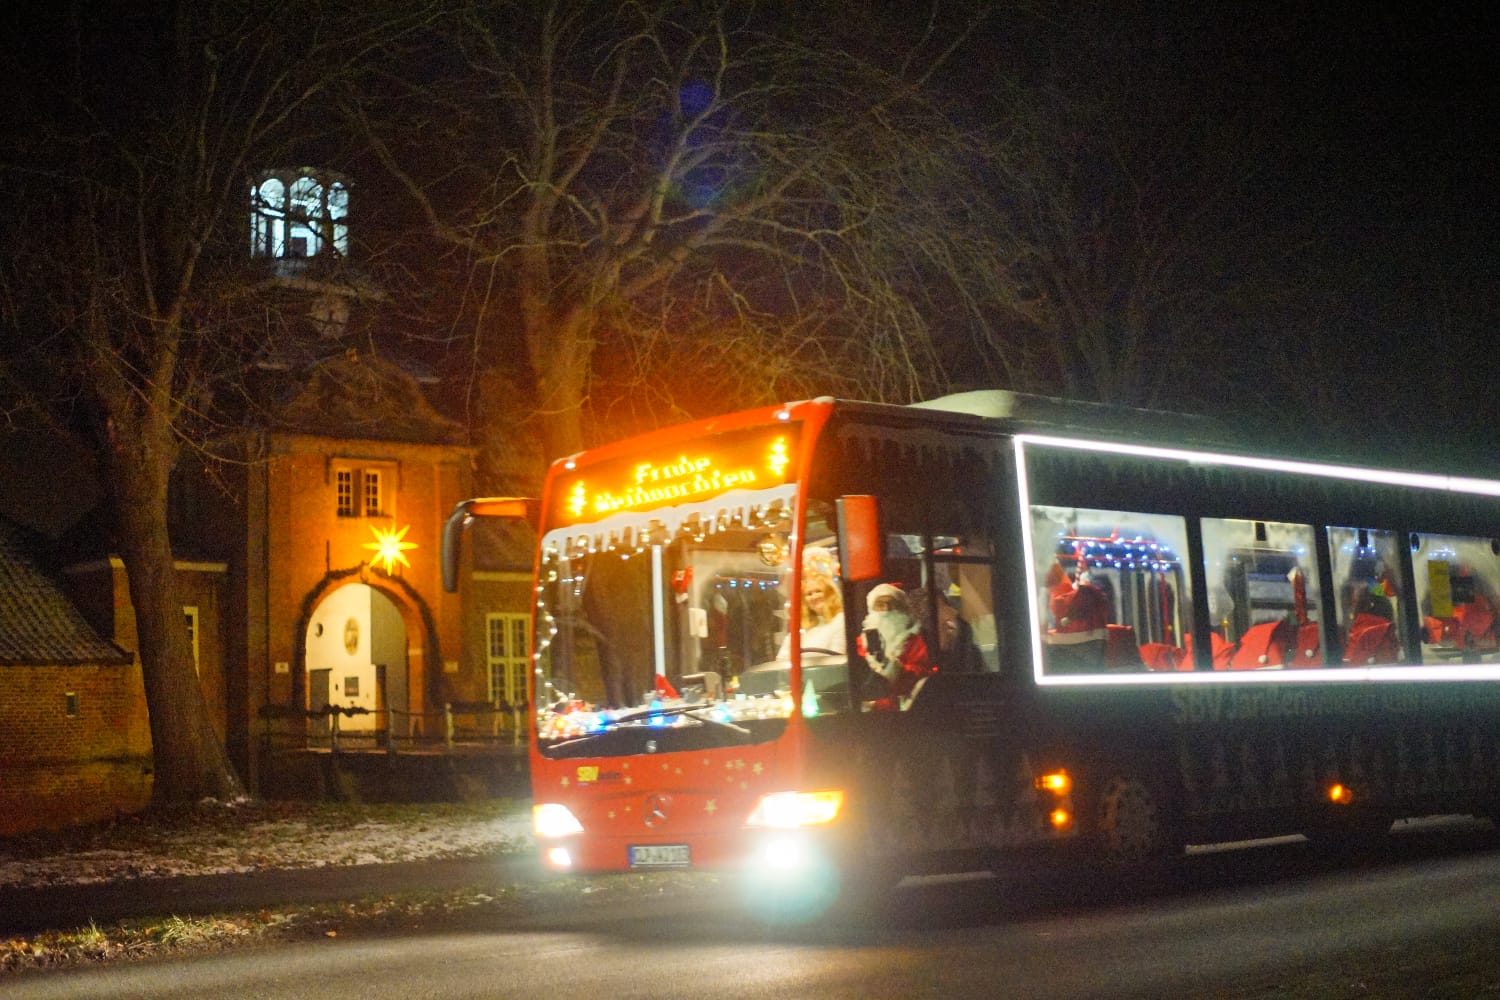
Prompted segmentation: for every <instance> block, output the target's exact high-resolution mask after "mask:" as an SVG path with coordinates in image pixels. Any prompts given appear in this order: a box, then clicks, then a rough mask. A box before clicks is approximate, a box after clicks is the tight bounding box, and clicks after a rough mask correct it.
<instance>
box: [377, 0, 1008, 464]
mask: <svg viewBox="0 0 1500 1000" xmlns="http://www.w3.org/2000/svg"><path fill="white" fill-rule="evenodd" d="M835 15H836V18H837V19H836V18H835ZM878 20H879V19H878V17H876V16H875V15H874V14H870V15H869V16H868V17H864V16H862V17H861V19H860V23H859V24H858V25H853V24H850V23H849V22H848V18H847V17H846V16H845V15H844V14H842V13H837V12H834V11H832V10H830V9H825V8H824V7H823V6H822V5H808V6H806V7H804V8H798V9H797V10H787V9H784V8H782V7H777V8H776V9H774V10H771V9H766V8H757V7H756V6H755V5H750V4H739V3H735V2H729V3H722V4H697V3H692V4H682V3H671V2H633V0H618V2H614V3H609V4H600V3H588V2H574V0H554V2H547V3H534V2H530V0H526V2H521V0H516V2H501V3H473V4H468V3H463V4H460V5H459V7H458V8H457V9H456V10H455V12H454V14H453V18H452V20H451V21H450V22H449V24H448V25H447V28H448V30H447V31H446V33H445V34H444V35H443V36H442V37H441V38H440V39H438V40H436V41H430V42H429V44H430V45H431V46H432V48H431V49H430V54H429V57H428V58H426V59H424V60H422V61H421V62H420V66H421V67H422V69H423V70H424V73H423V74H422V75H417V76H407V77H406V78H405V79H404V80H402V81H400V83H399V85H397V84H395V83H393V85H392V86H391V87H390V88H389V89H388V90H387V91H385V96H386V97H387V98H389V100H390V103H387V104H381V103H379V102H367V103H365V104H364V105H363V106H362V107H360V108H358V109H356V113H357V114H359V115H360V116H361V117H362V119H363V121H364V124H365V126H366V129H367V132H368V134H369V135H370V136H371V137H372V140H373V141H374V143H375V144H376V148H377V149H378V150H379V152H380V154H381V155H382V156H383V158H384V159H385V162H386V164H387V166H388V167H389V168H390V170H391V171H393V172H394V174H395V175H397V176H399V177H400V178H401V179H402V181H403V183H404V184H405V186H406V188H407V189H408V191H409V192H410V193H411V195H412V196H413V197H414V199H415V200H416V202H417V203H418V204H419V205H420V206H421V207H422V210H423V211H424V212H425V214H426V217H427V219H428V222H429V224H430V227H431V229H432V231H433V232H435V233H437V234H439V236H440V237H441V238H442V240H443V241H445V242H446V244H447V245H448V246H450V247H451V248H454V250H455V253H456V255H457V257H456V259H458V260H461V261H462V262H463V264H464V265H465V267H466V270H465V272H464V274H465V276H466V277H465V281H466V282H467V288H468V290H469V296H468V299H467V301H466V304H465V306H466V311H465V316H466V317H467V318H468V320H469V321H470V322H472V324H473V326H472V329H473V331H474V334H475V336H476V338H477V347H476V348H475V350H474V354H475V357H476V358H477V359H478V361H479V367H480V369H481V370H483V371H485V372H487V373H488V374H487V375H486V376H485V384H486V385H487V386H489V387H491V389H492V390H493V391H490V392H487V393H486V394H485V396H486V397H487V399H486V400H485V401H484V403H485V405H486V406H487V407H488V413H489V414H490V415H493V414H494V413H495V412H496V411H497V409H498V408H499V406H500V401H499V400H497V399H496V398H495V397H496V396H497V395H498V394H499V389H500V387H502V386H503V387H509V388H510V389H511V391H512V392H514V393H518V394H520V396H521V399H522V403H521V405H520V406H518V407H515V411H518V412H516V416H517V417H518V418H520V419H525V417H524V414H526V413H527V412H534V414H535V421H534V422H533V423H530V424H528V425H527V426H528V428H529V429H535V430H536V431H537V432H538V433H537V436H538V437H539V439H540V441H541V451H542V453H543V454H545V455H546V456H548V457H552V456H556V455H560V454H566V453H569V452H572V451H574V450H576V449H578V448H579V447H581V446H582V445H583V444H584V443H585V442H586V441H587V440H589V439H591V438H597V437H605V436H615V435H617V434H619V433H622V432H624V431H626V430H629V429H631V428H632V427H636V426H642V425H650V424H654V423H656V422H659V421H660V420H662V419H664V418H666V417H669V416H678V415H682V414H685V413H693V412H705V411H709V410H714V409H722V408H725V407H726V406H731V405H739V404H743V403H748V402H752V401H754V402H763V401H767V400H770V399H774V398H777V397H783V398H785V397H789V396H798V395H805V394H810V393H859V394H862V395H866V396H872V397H875V398H881V399H892V400H903V401H904V400H907V399H910V398H912V397H913V396H917V395H921V394H923V393H925V392H928V391H930V390H931V389H932V388H933V387H934V386H940V385H942V384H943V383H944V381H945V375H944V372H943V366H942V362H941V358H940V356H939V354H940V348H941V346H942V345H941V338H940V334H939V331H940V328H941V327H943V325H944V324H945V323H946V322H947V321H948V320H949V319H950V318H952V317H955V316H956V317H957V319H958V320H959V321H960V322H962V321H965V316H964V312H963V309H962V308H956V307H954V306H953V304H952V303H953V302H954V301H956V300H957V299H959V298H961V296H956V295H945V294H943V293H942V292H941V291H940V290H939V286H947V287H949V288H952V287H953V286H954V285H955V284H956V283H963V282H969V281H970V280H971V277H970V276H969V275H967V274H961V273H959V271H960V269H961V268H963V267H974V266H976V263H975V262H974V261H972V260H967V259H965V260H958V258H957V257H956V255H955V254H954V252H953V244H954V240H953V239H951V238H950V231H951V230H952V228H953V223H954V218H955V214H956V213H960V212H961V211H962V210H963V206H964V204H965V202H966V201H967V200H968V199H970V198H972V197H973V192H974V190H975V184H976V183H977V181H978V179H979V175H978V173H977V172H976V170H975V169H974V168H975V165H976V152H975V149H974V147H973V146H972V144H971V141H970V137H969V136H968V135H967V134H966V132H965V131H964V129H963V128H961V127H959V126H958V125H957V124H955V123H954V121H953V120H952V119H951V118H950V116H949V115H948V113H947V109H946V107H945V106H944V104H943V102H942V101H941V100H940V99H939V96H938V93H937V91H936V89H935V88H934V86H933V73H934V71H935V70H937V69H939V68H940V67H942V66H943V65H944V64H945V62H946V61H947V60H949V59H950V58H951V57H952V55H953V53H954V52H955V51H958V50H959V49H961V48H962V47H963V46H964V45H966V44H967V43H968V42H969V40H970V38H971V32H972V31H973V29H974V27H975V25H976V24H977V23H979V18H978V17H977V16H976V15H975V14H974V13H973V12H972V11H964V10H951V9H948V8H944V7H942V6H937V5H935V6H934V7H933V8H932V9H931V10H929V11H926V12H923V13H922V14H921V15H920V16H918V17H917V18H916V20H915V21H913V22H910V23H906V24H902V25H897V26H887V27H888V28H889V30H883V29H882V27H881V26H880V25H879V24H878ZM898 29H899V30H904V31H905V34H901V35H899V38H900V41H899V43H897V42H895V41H893V38H896V37H898V35H897V31H898ZM432 53H435V54H432ZM393 108H395V109H396V110H393ZM392 122H400V123H401V127H400V128H399V129H392V128H391V127H390V126H391V123H392ZM437 148H441V149H443V150H444V153H443V156H444V159H443V160H442V161H441V162H438V161H437V159H436V157H434V156H433V154H432V150H434V149H437ZM955 261H958V262H957V263H956V262H955ZM934 304H937V306H938V307H939V308H940V309H941V312H939V311H935V310H934V309H933V308H931V307H932V306H933V305H934Z"/></svg>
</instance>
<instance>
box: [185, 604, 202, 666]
mask: <svg viewBox="0 0 1500 1000" xmlns="http://www.w3.org/2000/svg"><path fill="white" fill-rule="evenodd" d="M182 620H183V624H185V625H186V626H187V634H188V648H189V649H191V650H192V651H193V673H202V670H201V667H200V663H199V660H198V609H197V608H195V607H193V606H192V605H188V606H186V607H184V608H183V609H182Z"/></svg>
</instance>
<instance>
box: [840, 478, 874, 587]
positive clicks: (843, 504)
mask: <svg viewBox="0 0 1500 1000" xmlns="http://www.w3.org/2000/svg"><path fill="white" fill-rule="evenodd" d="M834 506H835V508H836V509H837V511H838V520H839V561H840V562H842V563H843V564H844V579H846V580H850V581H852V582H855V583H858V582H859V581H861V580H873V579H875V578H876V577H878V576H880V575H881V566H880V555H881V545H880V505H879V504H878V503H877V502H876V500H875V498H874V497H872V496H868V495H859V496H847V497H839V498H838V500H837V501H835V504H834Z"/></svg>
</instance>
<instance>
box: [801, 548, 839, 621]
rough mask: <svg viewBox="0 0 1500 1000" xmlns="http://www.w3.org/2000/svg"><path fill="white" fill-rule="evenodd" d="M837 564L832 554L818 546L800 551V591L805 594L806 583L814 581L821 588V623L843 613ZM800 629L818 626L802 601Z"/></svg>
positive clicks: (816, 619)
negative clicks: (822, 614) (822, 611)
mask: <svg viewBox="0 0 1500 1000" xmlns="http://www.w3.org/2000/svg"><path fill="white" fill-rule="evenodd" d="M838 571H839V566H838V562H837V561H836V560H835V559H834V558H833V553H832V552H829V551H828V550H827V549H825V548H823V547H822V546H820V545H809V546H808V547H807V548H805V549H803V550H802V590H803V593H806V592H807V581H809V580H816V581H817V582H818V585H819V586H821V587H822V588H823V610H824V611H825V612H826V614H825V615H824V616H823V618H822V619H821V621H831V620H833V619H834V618H836V617H838V616H839V615H841V614H843V612H844V595H843V593H842V592H840V590H839V585H838ZM801 603H802V627H803V628H812V627H813V626H814V625H817V624H819V621H820V620H819V619H818V617H817V616H816V615H814V614H813V611H812V608H810V607H808V604H807V602H806V601H802V602H801Z"/></svg>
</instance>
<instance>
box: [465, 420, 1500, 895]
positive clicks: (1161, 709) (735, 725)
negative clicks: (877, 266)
mask: <svg viewBox="0 0 1500 1000" xmlns="http://www.w3.org/2000/svg"><path fill="white" fill-rule="evenodd" d="M1222 440H1223V438H1222V436H1220V435H1218V434H1217V433H1216V431H1215V428H1214V427H1213V426H1212V425H1210V424H1208V423H1207V422H1205V421H1201V420H1197V419H1195V418H1178V417H1173V416H1170V415H1166V414H1158V413H1153V412H1150V411H1134V410H1121V409H1116V408H1105V407H1097V406H1089V405H1079V404H1073V403H1064V402H1062V401H1058V400H1049V399H1045V398H1040V397H1028V396H1022V395H1019V394H1012V393H1006V392H981V393H965V394H960V395H958V396H951V397H945V398H943V399H939V400H935V401H932V402H930V403H923V404H917V405H915V406H893V405H884V404H872V403H863V402H852V401H844V400H834V399H826V398H824V399H815V400H808V401H803V402H796V403H789V404H786V405H783V406H775V407H768V408H764V409H759V410H753V411H749V412H744V413H738V414H733V415H730V416H724V417H719V418H715V419H712V420H705V421H701V422H698V423H693V424H688V425H685V426H680V427H673V428H669V429H666V430H661V431H658V432H655V433H652V434H648V435H644V436H642V437H639V438H636V439H633V440H629V441H622V442H618V443H615V444H611V445H607V446H605V447H601V448H597V449H593V450H590V451H587V452H582V453H580V454H577V455H574V456H572V457H570V458H567V459H564V460H562V461H559V462H557V463H555V464H554V465H553V466H552V468H551V470H550V472H549V474H548V476H547V479H546V484H545V488H544V491H543V494H542V497H541V501H540V504H539V505H531V514H532V516H533V517H534V518H535V523H536V525H537V528H538V538H539V545H538V549H537V555H536V604H535V609H534V616H533V642H532V667H533V672H532V673H533V676H532V679H531V708H530V712H529V717H530V766H531V780H532V788H533V792H534V817H535V833H536V836H537V839H538V841H539V844H540V847H541V851H542V857H543V859H544V862H545V864H546V865H547V866H549V867H550V868H552V869H557V870H567V871H578V872H596V871H615V870H626V869H670V868H699V867H712V868H720V867H738V868H742V869H743V870H745V871H747V872H749V873H751V874H752V875H753V878H752V879H751V880H750V881H751V883H752V884H754V885H755V886H757V887H759V888H760V889H761V890H763V893H764V895H766V896H767V897H769V898H778V897H783V896H784V897H786V898H788V899H790V898H791V897H792V896H793V895H795V894H796V891H797V890H800V889H806V890H808V891H809V892H810V893H811V895H812V896H814V897H816V898H817V899H819V900H822V901H826V900H828V899H829V898H832V897H833V896H834V895H835V894H836V893H837V892H839V891H840V887H841V886H844V887H847V885H848V880H849V879H851V878H854V877H857V878H860V879H861V880H862V883H863V881H866V880H873V881H877V882H878V881H892V880H895V879H896V878H899V877H900V876H901V875H903V874H915V873H933V872H943V871H961V870H984V869H994V868H996V867H998V866H1000V865H1002V864H1014V863H1015V862H1016V860H1017V859H1019V858H1024V857H1025V856H1026V854H1027V852H1033V851H1038V850H1043V851H1046V850H1056V849H1060V848H1071V849H1076V850H1080V851H1084V852H1087V853H1088V855H1089V856H1091V857H1094V858H1098V859H1103V860H1106V861H1109V862H1115V863H1122V864H1135V863H1141V862H1147V861H1154V860H1160V859H1164V858H1168V857H1170V856H1172V855H1174V854H1176V853H1179V852H1180V851H1181V850H1182V849H1183V848H1184V846H1185V845H1189V844H1201V843H1212V842H1220V841H1224V840H1229V839H1244V838H1252V837H1265V836H1272V835H1280V834H1289V833H1305V834H1308V835H1310V836H1328V837H1340V836H1347V835H1361V836H1368V835H1370V834H1371V833H1372V832H1380V831H1388V830H1389V829H1390V826H1391V824H1392V822H1393V821H1394V820H1396V819H1398V818H1401V817H1410V816H1420V815H1433V814H1440V813H1441V814H1454V813H1472V814H1484V815H1488V814H1492V813H1493V812H1494V810H1495V808H1496V806H1497V805H1500V663H1497V660H1500V627H1497V622H1496V611H1497V609H1500V603H1497V602H1500V483H1497V482H1491V481H1484V480H1477V479H1465V478H1460V477H1446V476H1435V475H1421V474H1409V473H1400V472H1391V471H1385V470H1378V469H1364V468H1356V467H1353V466H1349V465H1334V464H1324V463H1317V462H1308V461H1292V460H1286V459H1280V458H1273V457H1267V456H1264V455H1253V454H1248V453H1246V452H1245V451H1243V450H1240V449H1236V448H1231V447H1226V446H1224V445H1222V444H1215V443H1214V442H1215V441H1222ZM523 509H524V507H523V505H522V503H521V502H519V501H509V500H473V501H468V502H466V503H464V504H461V505H460V506H459V508H458V509H457V510H456V511H455V512H454V515H453V517H452V518H451V519H450V522H449V530H448V531H447V532H446V534H445V546H444V548H445V552H444V565H445V572H446V576H447V581H448V584H449V586H450V587H451V586H452V585H453V584H454V583H455V582H456V580H457V576H458V570H459V566H458V559H459V545H458V539H459V537H460V535H461V533H462V531H463V528H464V526H465V525H466V524H467V523H468V522H469V521H470V520H471V519H472V518H474V517H478V516H486V515H498V516H517V515H519V514H521V513H522V512H523Z"/></svg>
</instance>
